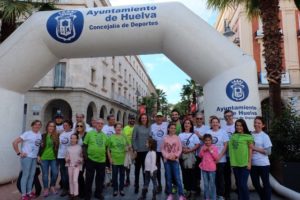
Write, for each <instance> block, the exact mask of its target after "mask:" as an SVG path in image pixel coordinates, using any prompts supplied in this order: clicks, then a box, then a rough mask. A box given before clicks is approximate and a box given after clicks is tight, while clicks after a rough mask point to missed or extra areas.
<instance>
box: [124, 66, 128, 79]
mask: <svg viewBox="0 0 300 200" xmlns="http://www.w3.org/2000/svg"><path fill="white" fill-rule="evenodd" d="M126 78H127V70H126V69H124V80H125V81H126V80H127V79H126Z"/></svg>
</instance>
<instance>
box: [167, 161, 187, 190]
mask: <svg viewBox="0 0 300 200" xmlns="http://www.w3.org/2000/svg"><path fill="white" fill-rule="evenodd" d="M164 164H165V170H166V180H167V183H166V184H167V193H168V194H171V193H172V180H174V181H175V184H176V186H177V189H178V194H179V195H183V188H182V183H181V178H180V172H179V162H178V161H173V160H167V161H166V162H165V163H164Z"/></svg>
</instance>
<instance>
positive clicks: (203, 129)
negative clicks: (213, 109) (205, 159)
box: [194, 113, 209, 193]
mask: <svg viewBox="0 0 300 200" xmlns="http://www.w3.org/2000/svg"><path fill="white" fill-rule="evenodd" d="M208 130H209V127H208V126H206V125H205V124H204V116H203V114H202V113H197V114H196V117H195V126H194V132H195V135H197V136H198V138H199V140H200V148H198V149H197V151H196V166H199V164H200V162H201V158H200V157H199V152H200V149H201V146H202V145H203V141H202V138H203V135H204V134H205V133H207V131H208ZM195 172H196V174H195V176H196V177H197V178H196V182H197V188H196V191H197V192H198V193H200V192H201V190H200V182H201V170H196V171H195Z"/></svg>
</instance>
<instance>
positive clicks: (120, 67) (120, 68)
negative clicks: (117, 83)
mask: <svg viewBox="0 0 300 200" xmlns="http://www.w3.org/2000/svg"><path fill="white" fill-rule="evenodd" d="M121 71H122V64H121V63H119V73H120V74H121Z"/></svg>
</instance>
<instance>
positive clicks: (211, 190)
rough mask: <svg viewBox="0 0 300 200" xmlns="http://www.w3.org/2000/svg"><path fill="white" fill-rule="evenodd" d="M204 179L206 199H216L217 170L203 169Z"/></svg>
mask: <svg viewBox="0 0 300 200" xmlns="http://www.w3.org/2000/svg"><path fill="white" fill-rule="evenodd" d="M202 176H203V180H204V199H210V200H216V197H217V195H216V182H215V180H216V172H209V171H204V170H202Z"/></svg>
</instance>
